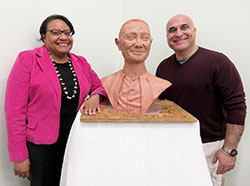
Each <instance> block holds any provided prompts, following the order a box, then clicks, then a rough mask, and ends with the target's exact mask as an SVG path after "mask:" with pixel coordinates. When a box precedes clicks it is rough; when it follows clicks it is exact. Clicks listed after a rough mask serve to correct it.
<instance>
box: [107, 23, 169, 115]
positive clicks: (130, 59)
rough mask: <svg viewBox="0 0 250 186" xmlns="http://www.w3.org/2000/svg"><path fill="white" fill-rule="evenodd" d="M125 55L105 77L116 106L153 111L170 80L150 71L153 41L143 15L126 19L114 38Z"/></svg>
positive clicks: (137, 111) (113, 103)
mask: <svg viewBox="0 0 250 186" xmlns="http://www.w3.org/2000/svg"><path fill="white" fill-rule="evenodd" d="M115 43H116V45H117V47H118V49H119V50H120V51H121V52H122V55H123V57H124V67H123V69H122V70H120V71H118V72H116V73H114V74H111V75H109V76H106V77H104V78H103V79H102V83H103V87H104V88H105V90H106V92H107V94H108V97H109V100H110V102H111V104H112V106H113V108H114V109H116V110H120V111H126V112H129V113H139V114H144V113H147V112H152V110H153V107H152V106H153V102H154V100H155V99H157V98H158V96H159V95H160V94H161V93H162V92H163V91H164V90H165V89H166V88H168V87H169V86H170V85H171V83H170V82H168V81H167V80H164V79H160V78H157V77H155V76H154V75H151V74H150V73H148V72H147V69H146V66H145V60H146V59H147V57H148V55H149V51H150V46H151V43H152V38H151V35H150V30H149V26H148V24H147V23H146V22H145V21H143V20H141V19H131V20H128V21H127V22H125V23H124V24H123V26H122V28H121V30H120V33H119V38H116V39H115Z"/></svg>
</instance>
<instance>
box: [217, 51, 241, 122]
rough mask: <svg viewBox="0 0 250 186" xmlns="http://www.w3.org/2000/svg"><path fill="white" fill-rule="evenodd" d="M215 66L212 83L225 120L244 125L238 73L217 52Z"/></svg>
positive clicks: (231, 64) (225, 58) (232, 65)
mask: <svg viewBox="0 0 250 186" xmlns="http://www.w3.org/2000/svg"><path fill="white" fill-rule="evenodd" d="M215 67H216V69H215V74H214V84H215V88H216V91H218V93H219V97H220V99H221V101H222V104H223V107H224V109H225V111H226V122H227V123H232V124H239V125H244V122H245V116H246V103H245V93H244V89H243V85H242V82H241V78H240V75H239V73H238V71H237V69H236V67H235V66H234V64H233V63H232V62H231V61H230V60H229V59H228V58H227V57H226V56H225V55H223V54H218V56H217V59H216V60H215Z"/></svg>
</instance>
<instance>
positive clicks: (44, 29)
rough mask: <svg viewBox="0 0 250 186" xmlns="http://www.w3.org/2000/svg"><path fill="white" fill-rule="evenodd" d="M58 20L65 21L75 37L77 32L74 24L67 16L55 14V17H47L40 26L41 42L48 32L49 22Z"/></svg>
mask: <svg viewBox="0 0 250 186" xmlns="http://www.w3.org/2000/svg"><path fill="white" fill-rule="evenodd" d="M56 19H60V20H62V21H64V22H65V23H66V24H67V25H68V27H69V28H70V31H71V32H72V35H74V33H75V30H74V27H73V25H72V23H71V22H70V21H69V20H68V19H67V18H66V17H65V16H63V15H58V14H54V15H51V16H49V17H47V18H46V19H45V20H44V21H43V22H42V24H41V26H40V30H39V31H40V36H41V38H40V40H41V41H43V35H45V34H46V32H47V26H48V24H49V22H51V21H54V20H56ZM43 42H44V41H43Z"/></svg>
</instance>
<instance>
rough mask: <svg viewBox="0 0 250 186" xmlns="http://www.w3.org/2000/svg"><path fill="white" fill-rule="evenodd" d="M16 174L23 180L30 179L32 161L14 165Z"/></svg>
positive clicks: (28, 160)
mask: <svg viewBox="0 0 250 186" xmlns="http://www.w3.org/2000/svg"><path fill="white" fill-rule="evenodd" d="M14 173H15V175H16V176H19V177H22V178H28V177H30V159H26V160H24V161H19V162H15V163H14Z"/></svg>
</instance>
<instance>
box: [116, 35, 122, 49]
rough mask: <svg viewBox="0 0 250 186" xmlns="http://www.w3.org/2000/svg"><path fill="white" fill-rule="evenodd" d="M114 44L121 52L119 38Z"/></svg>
mask: <svg viewBox="0 0 250 186" xmlns="http://www.w3.org/2000/svg"><path fill="white" fill-rule="evenodd" d="M115 44H116V46H117V47H118V49H119V50H121V47H120V40H119V38H115Z"/></svg>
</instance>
